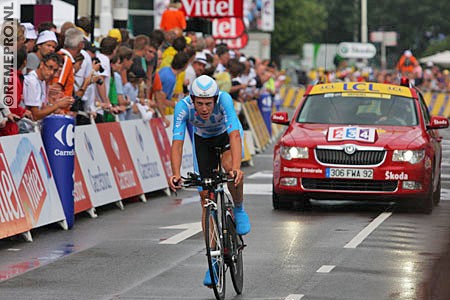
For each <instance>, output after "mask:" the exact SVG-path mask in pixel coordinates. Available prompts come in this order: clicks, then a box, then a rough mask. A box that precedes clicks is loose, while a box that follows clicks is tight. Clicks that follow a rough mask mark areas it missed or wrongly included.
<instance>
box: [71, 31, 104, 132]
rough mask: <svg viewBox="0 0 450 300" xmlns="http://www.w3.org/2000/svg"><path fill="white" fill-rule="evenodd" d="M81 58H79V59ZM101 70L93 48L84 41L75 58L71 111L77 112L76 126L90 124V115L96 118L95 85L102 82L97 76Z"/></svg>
mask: <svg viewBox="0 0 450 300" xmlns="http://www.w3.org/2000/svg"><path fill="white" fill-rule="evenodd" d="M80 56H81V57H80ZM100 69H101V65H100V61H99V59H98V58H96V57H95V47H94V46H93V45H92V44H91V43H89V42H88V41H87V40H85V41H84V49H83V50H81V51H80V55H78V56H77V57H75V65H74V73H75V84H74V90H75V93H74V98H75V103H74V105H72V111H75V112H78V114H77V117H76V124H77V125H85V124H90V123H91V121H90V115H92V116H93V117H94V118H95V117H96V112H95V104H94V103H95V84H94V83H97V84H100V83H101V82H102V79H101V76H99V75H97V74H98V72H99V71H102V70H100Z"/></svg>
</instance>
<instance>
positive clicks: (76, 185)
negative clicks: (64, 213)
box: [73, 156, 93, 213]
mask: <svg viewBox="0 0 450 300" xmlns="http://www.w3.org/2000/svg"><path fill="white" fill-rule="evenodd" d="M73 198H74V202H75V213H79V212H82V211H85V210H88V209H90V208H92V207H93V205H92V202H91V198H90V196H89V192H88V189H87V186H86V181H85V180H84V177H83V173H81V168H80V163H79V162H78V158H77V157H76V156H75V169H74V172H73Z"/></svg>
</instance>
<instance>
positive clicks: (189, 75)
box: [184, 52, 208, 87]
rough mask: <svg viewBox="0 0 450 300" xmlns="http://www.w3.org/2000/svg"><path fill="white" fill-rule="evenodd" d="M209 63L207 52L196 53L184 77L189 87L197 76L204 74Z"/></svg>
mask: <svg viewBox="0 0 450 300" xmlns="http://www.w3.org/2000/svg"><path fill="white" fill-rule="evenodd" d="M207 64H208V61H207V60H206V55H205V53H203V52H197V53H196V54H195V58H194V61H193V62H192V63H190V64H189V65H188V66H187V68H186V75H185V78H184V81H185V85H187V86H188V87H189V86H190V85H191V83H192V82H193V81H194V79H195V78H197V77H198V76H200V75H203V73H204V72H205V67H206V65H207Z"/></svg>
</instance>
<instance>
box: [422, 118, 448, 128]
mask: <svg viewBox="0 0 450 300" xmlns="http://www.w3.org/2000/svg"><path fill="white" fill-rule="evenodd" d="M448 125H449V122H448V119H447V118H446V117H441V116H434V117H431V120H430V124H428V125H427V129H443V128H447V127H448Z"/></svg>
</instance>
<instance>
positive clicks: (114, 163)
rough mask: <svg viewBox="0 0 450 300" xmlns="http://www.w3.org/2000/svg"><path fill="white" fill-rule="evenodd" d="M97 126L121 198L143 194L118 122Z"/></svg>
mask: <svg viewBox="0 0 450 300" xmlns="http://www.w3.org/2000/svg"><path fill="white" fill-rule="evenodd" d="M97 128H98V133H99V134H100V137H101V139H102V142H103V146H104V147H105V150H106V155H107V157H108V160H109V163H110V165H111V168H112V171H113V174H114V179H115V181H116V184H117V187H118V188H119V193H120V196H121V197H122V199H125V198H130V197H133V196H137V195H140V194H143V190H142V187H141V184H140V182H139V180H138V177H137V174H136V170H135V169H134V165H133V161H132V160H131V156H130V151H129V150H128V146H127V143H126V141H125V137H124V135H123V133H122V129H121V128H120V123H104V124H98V125H97Z"/></svg>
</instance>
